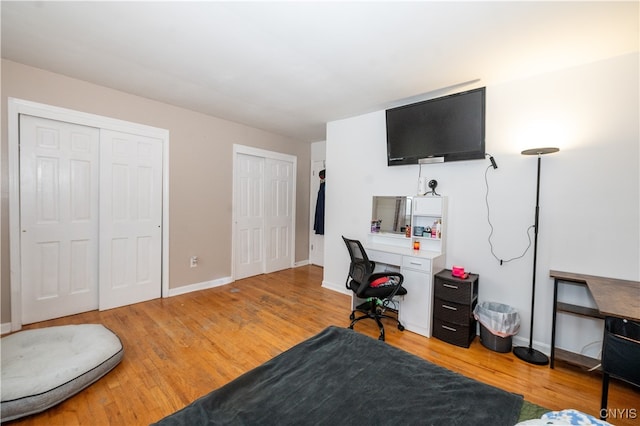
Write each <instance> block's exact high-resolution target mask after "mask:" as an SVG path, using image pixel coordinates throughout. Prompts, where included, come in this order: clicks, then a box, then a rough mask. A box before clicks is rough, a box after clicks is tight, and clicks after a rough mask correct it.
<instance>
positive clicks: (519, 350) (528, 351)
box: [513, 148, 560, 365]
mask: <svg viewBox="0 0 640 426" xmlns="http://www.w3.org/2000/svg"><path fill="white" fill-rule="evenodd" d="M558 151H560V149H558V148H533V149H526V150H524V151H522V153H521V154H522V155H537V156H538V183H537V187H536V214H535V215H536V220H535V224H534V227H533V229H534V240H533V280H532V284H531V327H529V346H528V347H527V346H516V347H515V348H513V353H514V354H515V356H517V357H518V358H520V359H521V360H523V361H526V362H528V363H530V364H537V365H546V364H548V363H549V358H548V357H547V356H546V355H545V354H543V353H542V352H540V351H538V350H535V349H533V314H534V308H535V304H536V266H537V265H536V263H537V260H538V217H539V212H540V206H539V203H540V158H541V157H542V156H543V155H544V154H551V153H554V152H558Z"/></svg>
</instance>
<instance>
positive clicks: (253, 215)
mask: <svg viewBox="0 0 640 426" xmlns="http://www.w3.org/2000/svg"><path fill="white" fill-rule="evenodd" d="M234 167H235V172H234V173H235V175H236V177H235V179H236V183H235V188H236V189H235V191H236V193H235V203H236V206H235V220H236V224H235V225H236V235H235V241H234V246H235V247H236V253H235V271H234V272H235V278H236V279H241V278H246V277H251V276H253V275H258V274H261V273H263V271H264V249H263V245H264V224H265V220H264V167H265V160H264V158H262V157H256V156H253V155H246V154H240V153H239V154H237V155H236V159H235V166H234Z"/></svg>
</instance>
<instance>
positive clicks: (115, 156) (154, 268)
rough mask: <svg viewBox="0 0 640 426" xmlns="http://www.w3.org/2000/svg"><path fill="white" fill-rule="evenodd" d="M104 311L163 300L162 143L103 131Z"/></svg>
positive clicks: (101, 232) (101, 212)
mask: <svg viewBox="0 0 640 426" xmlns="http://www.w3.org/2000/svg"><path fill="white" fill-rule="evenodd" d="M100 162H101V168H100V272H99V274H100V309H101V310H102V309H110V308H114V307H117V306H124V305H130V304H133V303H138V302H142V301H145V300H151V299H155V298H158V297H160V296H161V288H162V287H161V286H162V282H161V280H162V141H161V140H159V139H156V138H151V137H145V136H137V135H132V134H128V133H121V132H115V131H111V130H101V132H100Z"/></svg>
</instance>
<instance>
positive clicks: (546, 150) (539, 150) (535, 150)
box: [520, 147, 560, 155]
mask: <svg viewBox="0 0 640 426" xmlns="http://www.w3.org/2000/svg"><path fill="white" fill-rule="evenodd" d="M558 151H560V148H550V147H547V148H531V149H525V150H524V151H522V152H521V153H520V154H522V155H544V154H552V153H554V152H558Z"/></svg>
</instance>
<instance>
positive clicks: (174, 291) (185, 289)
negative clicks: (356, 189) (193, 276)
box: [167, 277, 233, 297]
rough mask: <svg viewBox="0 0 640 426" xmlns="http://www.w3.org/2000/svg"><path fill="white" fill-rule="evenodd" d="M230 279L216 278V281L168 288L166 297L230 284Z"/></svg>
mask: <svg viewBox="0 0 640 426" xmlns="http://www.w3.org/2000/svg"><path fill="white" fill-rule="evenodd" d="M232 282H233V280H232V279H231V277H224V278H218V279H217V280H212V281H204V282H201V283H195V284H189V285H185V286H182V287H177V288H170V289H169V294H168V295H167V297H173V296H179V295H181V294H187V293H192V292H194V291H200V290H207V289H209V288H214V287H220V286H222V285H226V284H231V283H232Z"/></svg>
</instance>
